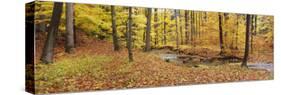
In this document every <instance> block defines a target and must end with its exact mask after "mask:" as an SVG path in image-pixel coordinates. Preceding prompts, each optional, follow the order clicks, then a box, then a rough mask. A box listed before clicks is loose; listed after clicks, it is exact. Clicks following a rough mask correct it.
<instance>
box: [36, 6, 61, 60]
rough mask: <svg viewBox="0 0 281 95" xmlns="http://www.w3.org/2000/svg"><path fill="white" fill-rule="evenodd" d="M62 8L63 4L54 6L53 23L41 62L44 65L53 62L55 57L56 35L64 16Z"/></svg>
mask: <svg viewBox="0 0 281 95" xmlns="http://www.w3.org/2000/svg"><path fill="white" fill-rule="evenodd" d="M62 7H63V3H60V2H56V3H55V4H54V7H53V13H52V17H51V23H50V26H49V29H48V35H47V39H46V41H45V45H44V48H43V53H42V56H41V61H42V62H43V63H52V62H53V55H54V51H53V49H54V46H55V40H56V35H57V32H58V28H59V23H60V19H61V15H62Z"/></svg>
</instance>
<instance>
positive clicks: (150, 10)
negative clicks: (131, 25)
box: [144, 8, 152, 51]
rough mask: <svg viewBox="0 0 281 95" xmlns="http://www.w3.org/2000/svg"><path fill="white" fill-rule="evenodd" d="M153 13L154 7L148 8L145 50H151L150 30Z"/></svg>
mask: <svg viewBox="0 0 281 95" xmlns="http://www.w3.org/2000/svg"><path fill="white" fill-rule="evenodd" d="M151 15H152V8H148V9H147V16H146V33H145V34H146V36H145V49H144V51H150V50H151V46H150V31H151Z"/></svg>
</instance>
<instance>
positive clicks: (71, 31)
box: [26, 1, 274, 93]
mask: <svg viewBox="0 0 281 95" xmlns="http://www.w3.org/2000/svg"><path fill="white" fill-rule="evenodd" d="M33 4H34V6H35V8H34V10H35V13H34V14H33V13H31V12H29V11H30V10H32V7H28V6H26V7H27V8H26V16H27V17H28V16H31V15H34V25H35V40H36V41H35V42H36V44H35V52H36V53H35V58H34V61H35V64H28V65H34V69H35V75H34V80H35V91H36V93H54V92H66V91H89V90H106V89H124V88H143V87H158V86H174V85H189V84H206V83H223V82H238V81H248V80H270V79H273V47H274V46H273V44H274V43H273V31H274V30H273V29H274V27H273V24H274V18H273V16H269V15H256V14H240V13H224V12H206V11H197V10H181V9H165V8H145V7H131V6H115V5H98V4H79V3H78V4H76V3H75V4H74V3H63V2H45V1H36V2H35V3H33ZM27 32H32V31H27Z"/></svg>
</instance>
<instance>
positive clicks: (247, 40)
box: [241, 14, 251, 68]
mask: <svg viewBox="0 0 281 95" xmlns="http://www.w3.org/2000/svg"><path fill="white" fill-rule="evenodd" d="M250 25H251V15H249V14H247V16H246V35H245V36H246V40H245V52H244V58H243V62H242V64H241V67H246V68H247V67H248V66H247V60H248V56H249V38H250V31H251V30H250V27H251V26H250Z"/></svg>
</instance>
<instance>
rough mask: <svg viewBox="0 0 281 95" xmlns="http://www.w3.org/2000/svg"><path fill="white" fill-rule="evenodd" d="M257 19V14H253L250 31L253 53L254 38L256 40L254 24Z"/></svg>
mask: <svg viewBox="0 0 281 95" xmlns="http://www.w3.org/2000/svg"><path fill="white" fill-rule="evenodd" d="M254 19H255V16H254V15H251V32H250V35H251V44H250V47H251V48H250V50H251V54H252V53H253V51H254V50H253V40H254V35H253V34H254V30H255V26H254V24H255V23H254V21H255V20H254Z"/></svg>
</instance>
